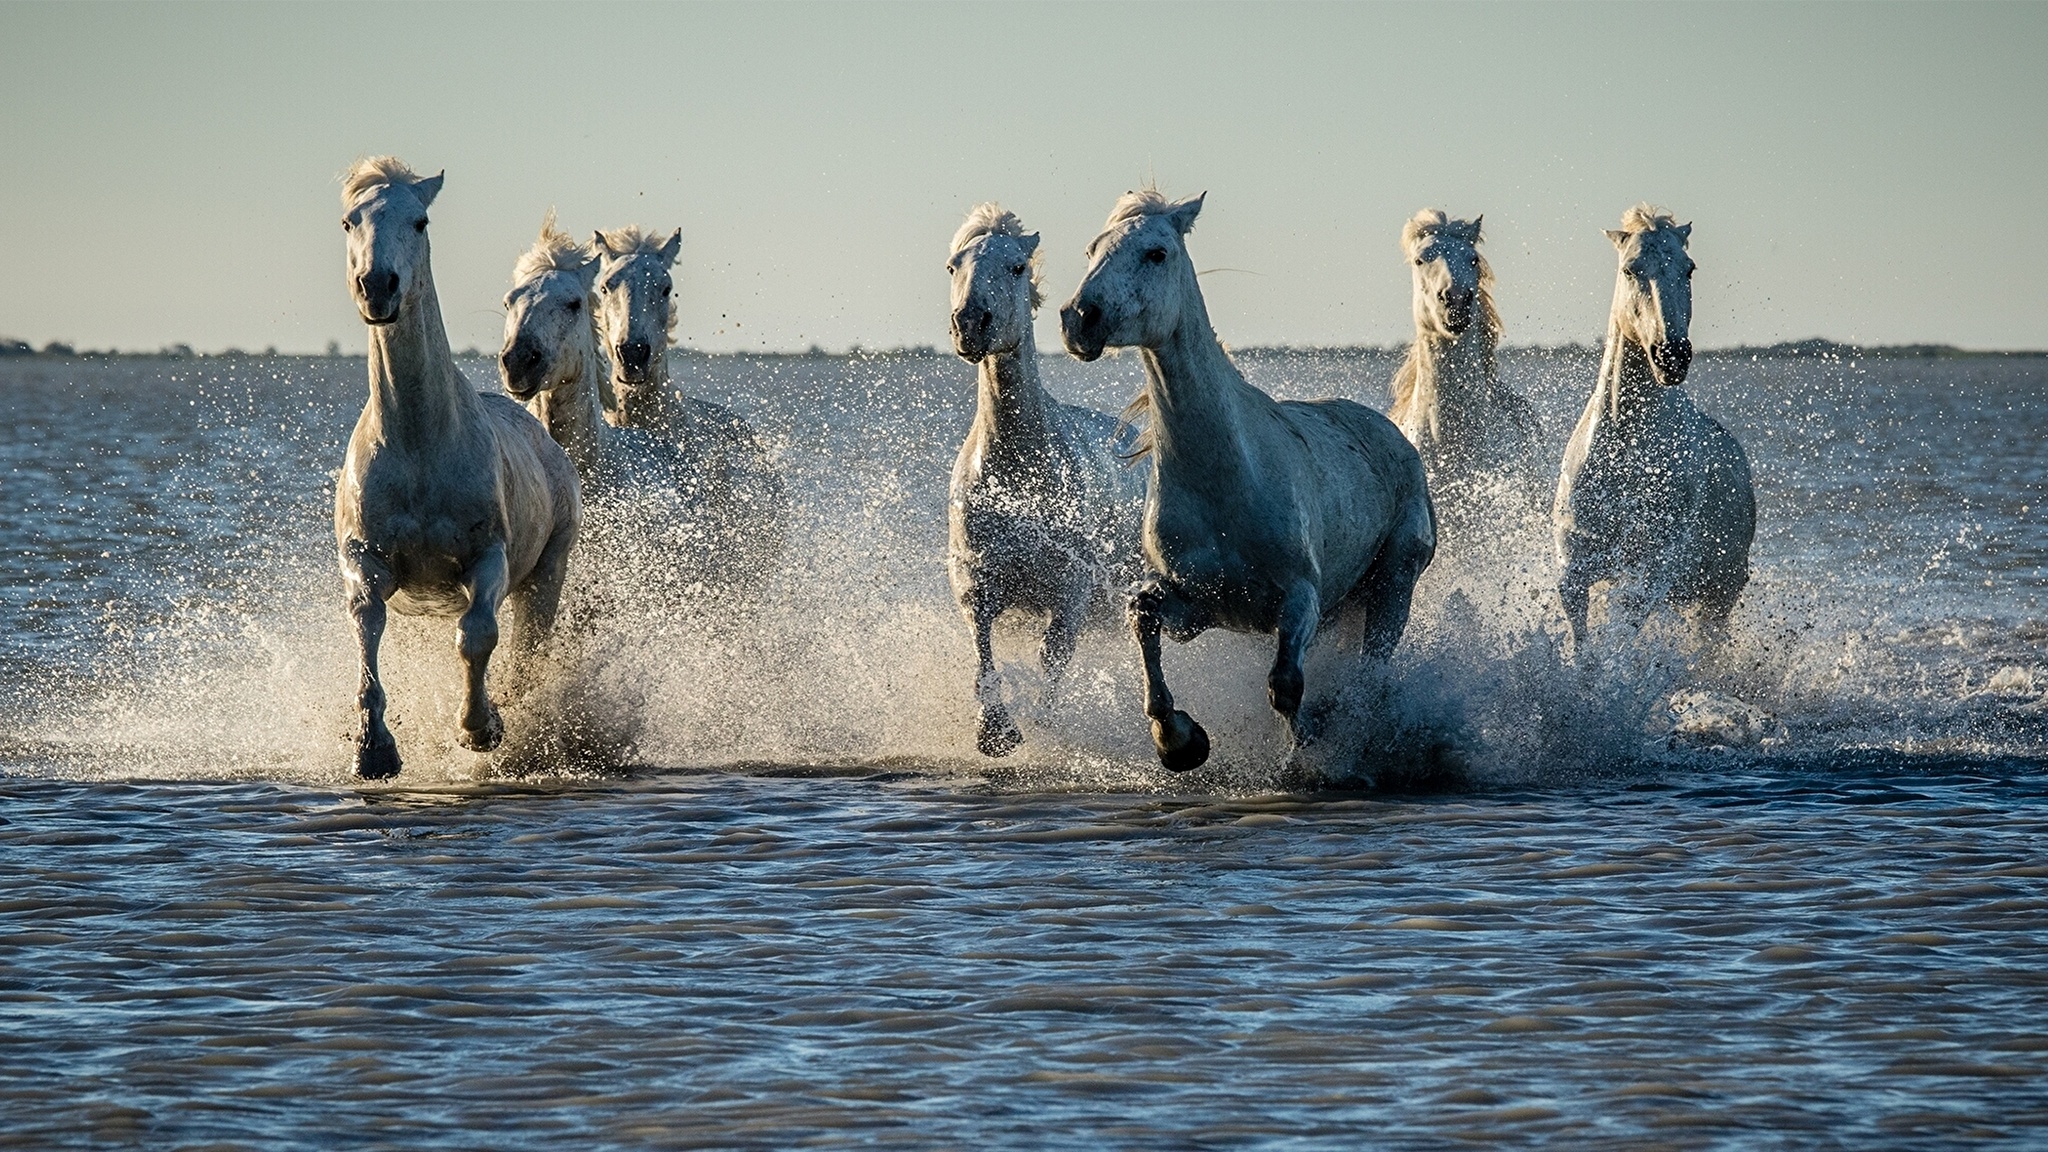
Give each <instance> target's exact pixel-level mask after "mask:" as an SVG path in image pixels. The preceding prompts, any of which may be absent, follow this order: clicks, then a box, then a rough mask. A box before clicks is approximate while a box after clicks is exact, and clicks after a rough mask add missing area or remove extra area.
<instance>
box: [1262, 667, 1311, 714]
mask: <svg viewBox="0 0 2048 1152" xmlns="http://www.w3.org/2000/svg"><path fill="white" fill-rule="evenodd" d="M1301 691H1302V678H1301V677H1299V676H1291V677H1288V678H1286V679H1284V680H1283V679H1274V680H1271V681H1268V682H1267V684H1266V702H1267V703H1268V704H1271V705H1272V706H1273V711H1275V712H1278V713H1279V714H1280V715H1282V716H1285V717H1287V719H1288V720H1289V722H1292V721H1293V719H1294V717H1295V716H1296V715H1297V714H1298V713H1300V711H1301Z"/></svg>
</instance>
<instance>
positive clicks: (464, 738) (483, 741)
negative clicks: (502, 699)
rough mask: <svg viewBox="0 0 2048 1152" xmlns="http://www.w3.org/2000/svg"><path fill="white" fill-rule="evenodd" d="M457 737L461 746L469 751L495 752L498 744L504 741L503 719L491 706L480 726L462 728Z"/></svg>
mask: <svg viewBox="0 0 2048 1152" xmlns="http://www.w3.org/2000/svg"><path fill="white" fill-rule="evenodd" d="M459 739H460V741H461V744H462V746H463V747H464V748H467V749H469V750H470V751H471V752H495V751H497V750H498V745H500V744H503V743H504V742H505V721H504V720H503V719H502V718H501V717H500V716H499V715H498V710H497V709H496V708H493V709H491V714H490V716H489V717H488V718H486V719H485V721H484V726H483V727H482V728H476V729H470V728H464V729H463V730H462V735H461V737H460V738H459Z"/></svg>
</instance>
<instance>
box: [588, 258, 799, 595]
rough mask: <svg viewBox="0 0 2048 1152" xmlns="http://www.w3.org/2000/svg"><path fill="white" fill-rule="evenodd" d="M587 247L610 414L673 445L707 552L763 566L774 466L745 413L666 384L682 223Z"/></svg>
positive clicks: (775, 537)
mask: <svg viewBox="0 0 2048 1152" xmlns="http://www.w3.org/2000/svg"><path fill="white" fill-rule="evenodd" d="M593 246H594V248H595V249H596V251H597V254H598V258H599V262H600V263H599V268H598V274H597V292H598V303H599V307H598V331H599V334H600V336H601V344H600V347H601V348H603V349H604V350H605V351H607V352H608V353H609V354H610V356H611V363H612V372H611V390H612V393H613V395H614V397H615V398H616V402H617V405H618V407H617V408H615V409H612V410H611V411H609V412H608V413H607V417H608V419H609V420H610V421H611V422H612V423H613V424H616V425H620V426H623V427H628V428H644V429H646V430H647V431H649V432H652V433H654V434H655V435H656V436H658V437H660V438H662V439H664V440H667V441H670V442H672V443H675V444H677V445H679V446H680V451H681V453H682V458H683V461H684V464H685V465H686V466H687V467H688V468H689V469H691V471H692V473H693V476H694V478H695V479H694V481H693V483H694V486H695V487H694V495H695V498H696V500H697V502H698V507H699V508H700V509H701V510H702V512H703V514H704V516H705V519H706V521H707V522H708V524H709V526H710V529H711V539H710V540H709V541H708V544H709V546H710V547H711V549H712V552H713V554H715V555H718V556H721V557H725V558H727V559H728V560H729V561H731V563H732V566H733V567H734V568H735V569H736V570H745V571H751V572H753V573H754V574H755V575H757V576H764V575H766V570H767V568H768V567H769V566H770V565H771V564H773V563H774V561H775V559H776V558H777V557H778V556H779V555H780V554H781V551H782V544H783V535H784V531H785V522H786V520H787V518H788V516H787V514H788V498H787V495H786V493H785V492H784V491H783V486H782V476H781V474H780V473H779V472H777V471H776V468H775V465H774V463H773V462H771V461H770V460H769V458H768V454H767V452H766V451H765V450H764V449H763V448H762V447H761V441H760V439H759V438H758V437H756V436H755V435H754V430H753V428H752V427H751V426H749V425H748V424H747V422H746V421H745V420H744V419H742V418H740V417H739V416H738V415H737V414H735V413H733V412H732V411H730V410H728V409H726V408H722V407H720V406H719V405H716V404H713V403H711V402H710V401H708V400H701V399H698V398H697V397H694V396H686V395H684V394H683V393H682V392H681V391H679V390H677V389H675V388H674V387H672V386H671V385H670V383H669V364H668V348H669V345H670V344H672V343H674V342H675V326H676V310H675V301H674V299H673V298H674V295H675V280H674V277H673V276H672V275H671V272H670V269H671V268H672V267H673V266H674V264H675V262H676V257H677V255H679V254H680V253H681V252H682V247H683V232H682V229H680V228H678V229H676V230H675V232H674V233H673V234H671V235H670V236H669V237H668V238H667V239H665V240H663V239H659V238H657V237H656V236H655V235H653V234H651V233H648V232H645V231H643V230H641V229H639V228H630V227H629V228H617V229H612V230H610V231H600V232H598V233H597V234H596V236H595V239H594V241H593Z"/></svg>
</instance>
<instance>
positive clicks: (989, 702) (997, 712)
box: [969, 592, 1024, 757]
mask: <svg viewBox="0 0 2048 1152" xmlns="http://www.w3.org/2000/svg"><path fill="white" fill-rule="evenodd" d="M969 612H970V614H971V615H972V616H973V617H974V653H975V656H976V658H977V660H978V661H979V668H978V670H977V672H976V674H975V679H974V699H975V703H976V704H977V705H978V706H979V709H980V715H979V716H978V718H977V719H976V722H975V732H974V746H975V748H976V749H978V750H979V751H980V752H981V754H982V755H983V756H989V757H995V756H1007V755H1009V754H1010V753H1011V752H1012V751H1014V750H1015V749H1016V747H1017V745H1019V744H1022V743H1023V742H1024V734H1023V733H1022V732H1019V731H1017V725H1016V722H1015V721H1012V720H1011V719H1010V712H1009V709H1007V708H1004V707H1003V697H1002V685H1001V684H1000V683H998V682H997V680H996V648H995V638H994V636H993V635H992V633H993V632H994V631H995V626H996V617H998V616H1000V615H1002V613H1003V606H1002V603H1001V602H1000V601H998V600H997V599H996V598H995V597H994V596H993V595H991V594H989V593H987V592H979V593H977V594H976V595H975V596H974V600H973V603H972V605H970V607H969Z"/></svg>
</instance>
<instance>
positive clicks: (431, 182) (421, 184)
mask: <svg viewBox="0 0 2048 1152" xmlns="http://www.w3.org/2000/svg"><path fill="white" fill-rule="evenodd" d="M447 176H448V171H447V169H445V168H444V169H442V170H441V171H439V172H436V173H434V174H433V175H432V176H429V177H427V178H426V179H425V180H415V181H413V185H412V194H413V195H415V196H417V197H419V198H420V207H422V208H425V207H428V206H429V205H431V204H433V202H434V197H436V196H439V195H440V194H441V181H442V180H444V179H446V178H447Z"/></svg>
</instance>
